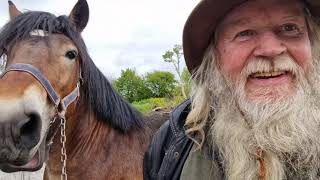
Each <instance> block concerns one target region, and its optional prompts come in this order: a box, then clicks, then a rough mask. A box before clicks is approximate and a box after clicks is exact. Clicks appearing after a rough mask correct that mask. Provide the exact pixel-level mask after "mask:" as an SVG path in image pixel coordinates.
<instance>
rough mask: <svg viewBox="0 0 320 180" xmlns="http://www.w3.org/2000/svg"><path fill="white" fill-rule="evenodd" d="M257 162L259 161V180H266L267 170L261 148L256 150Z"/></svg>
mask: <svg viewBox="0 0 320 180" xmlns="http://www.w3.org/2000/svg"><path fill="white" fill-rule="evenodd" d="M256 153H257V154H256V155H257V160H258V161H259V165H260V168H259V180H266V174H267V170H266V162H265V159H264V151H263V150H262V149H261V148H258V149H257V152H256Z"/></svg>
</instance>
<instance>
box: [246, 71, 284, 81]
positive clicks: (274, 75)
mask: <svg viewBox="0 0 320 180" xmlns="http://www.w3.org/2000/svg"><path fill="white" fill-rule="evenodd" d="M289 73H290V72H288V71H272V72H257V73H253V74H251V75H250V77H251V78H256V79H270V78H277V77H280V76H283V75H288V74H289Z"/></svg>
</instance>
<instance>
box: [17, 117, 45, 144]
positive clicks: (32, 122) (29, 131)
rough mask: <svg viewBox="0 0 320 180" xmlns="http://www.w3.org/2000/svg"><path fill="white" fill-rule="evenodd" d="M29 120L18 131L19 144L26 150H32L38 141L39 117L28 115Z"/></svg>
mask: <svg viewBox="0 0 320 180" xmlns="http://www.w3.org/2000/svg"><path fill="white" fill-rule="evenodd" d="M28 117H29V120H28V121H27V122H26V123H25V124H23V125H22V127H21V129H20V140H21V144H22V145H23V146H25V147H26V148H33V147H34V146H36V145H37V144H38V142H39V140H40V125H41V121H40V116H39V115H38V114H36V113H31V114H29V115H28Z"/></svg>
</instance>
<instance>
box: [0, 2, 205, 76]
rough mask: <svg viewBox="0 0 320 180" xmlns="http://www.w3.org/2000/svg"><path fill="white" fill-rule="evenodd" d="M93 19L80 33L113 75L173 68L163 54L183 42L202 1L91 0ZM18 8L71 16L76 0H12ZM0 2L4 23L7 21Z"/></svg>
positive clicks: (94, 56) (102, 66) (4, 6)
mask: <svg viewBox="0 0 320 180" xmlns="http://www.w3.org/2000/svg"><path fill="white" fill-rule="evenodd" d="M87 1H88V4H89V8H90V18H89V23H88V25H87V27H86V29H85V30H84V31H83V33H82V35H83V37H84V40H85V42H86V45H87V47H88V50H89V54H90V55H91V57H92V59H93V60H94V62H95V64H96V65H97V66H98V67H99V68H100V70H101V71H102V72H103V73H104V74H105V75H107V76H108V77H109V78H117V77H118V76H119V75H120V73H121V70H124V69H126V68H135V69H136V71H137V72H138V73H139V74H144V73H145V72H151V71H153V70H167V71H172V72H173V71H174V70H173V66H172V65H171V64H168V63H165V62H163V60H162V54H164V52H165V51H166V50H168V49H171V48H173V45H174V44H181V43H182V30H183V25H184V23H185V21H186V19H187V17H188V16H189V14H190V12H191V10H192V9H193V8H194V7H195V5H196V4H197V2H199V0H87ZM13 2H14V3H15V4H16V6H17V7H18V9H20V10H21V11H26V10H41V11H48V12H51V13H53V14H55V15H63V14H69V12H70V11H71V9H72V8H73V6H74V4H75V3H76V2H77V0H13ZM7 9H8V5H7V1H6V0H1V2H0V24H1V26H2V25H3V24H4V23H5V22H7V21H8V18H9V16H8V10H7Z"/></svg>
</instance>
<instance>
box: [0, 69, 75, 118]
mask: <svg viewBox="0 0 320 180" xmlns="http://www.w3.org/2000/svg"><path fill="white" fill-rule="evenodd" d="M9 71H21V72H27V73H29V74H31V75H32V76H33V77H35V78H36V79H37V80H38V81H39V82H40V84H41V85H42V86H43V88H44V89H45V90H46V91H47V93H48V95H49V98H50V100H51V101H52V103H53V104H54V105H55V106H56V107H57V108H59V111H58V112H62V111H65V110H66V109H67V107H68V106H69V105H70V104H71V103H73V102H74V101H75V100H76V99H77V97H79V95H80V91H79V84H80V83H79V82H78V83H77V86H76V88H75V89H74V90H73V91H72V92H71V93H70V94H68V95H67V96H66V97H64V98H63V99H61V98H60V96H59V95H58V93H57V92H56V91H55V90H54V88H53V86H52V85H51V83H50V81H49V80H48V79H47V78H46V77H45V76H44V75H43V74H42V73H41V71H39V70H38V69H37V68H36V67H34V66H32V65H30V64H23V63H17V64H12V65H10V66H9V67H8V68H7V69H6V70H5V71H4V73H3V74H2V75H1V76H0V79H1V78H2V77H3V76H4V75H5V74H6V73H7V72H9Z"/></svg>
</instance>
